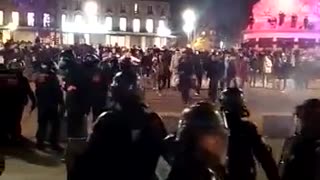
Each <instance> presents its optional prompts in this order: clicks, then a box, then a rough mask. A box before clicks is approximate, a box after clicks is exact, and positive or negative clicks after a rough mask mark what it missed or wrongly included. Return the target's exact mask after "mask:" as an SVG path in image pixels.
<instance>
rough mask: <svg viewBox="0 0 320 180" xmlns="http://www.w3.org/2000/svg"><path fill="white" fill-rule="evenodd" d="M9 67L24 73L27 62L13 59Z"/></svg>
mask: <svg viewBox="0 0 320 180" xmlns="http://www.w3.org/2000/svg"><path fill="white" fill-rule="evenodd" d="M7 67H8V69H11V70H16V71H23V70H24V69H25V62H24V61H22V60H17V59H13V60H11V61H9V63H8V64H7Z"/></svg>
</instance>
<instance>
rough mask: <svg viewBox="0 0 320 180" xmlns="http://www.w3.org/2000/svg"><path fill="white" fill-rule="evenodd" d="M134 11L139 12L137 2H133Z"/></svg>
mask: <svg viewBox="0 0 320 180" xmlns="http://www.w3.org/2000/svg"><path fill="white" fill-rule="evenodd" d="M134 13H135V14H138V13H139V6H138V4H137V3H134Z"/></svg>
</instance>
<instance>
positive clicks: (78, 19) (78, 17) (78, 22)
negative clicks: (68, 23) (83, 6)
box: [74, 14, 82, 24]
mask: <svg viewBox="0 0 320 180" xmlns="http://www.w3.org/2000/svg"><path fill="white" fill-rule="evenodd" d="M74 22H75V23H76V24H82V15H81V14H77V15H75V17H74Z"/></svg>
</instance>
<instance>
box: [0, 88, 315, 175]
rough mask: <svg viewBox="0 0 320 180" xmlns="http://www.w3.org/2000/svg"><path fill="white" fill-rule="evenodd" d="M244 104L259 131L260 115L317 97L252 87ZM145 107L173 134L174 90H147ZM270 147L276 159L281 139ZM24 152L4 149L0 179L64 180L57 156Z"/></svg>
mask: <svg viewBox="0 0 320 180" xmlns="http://www.w3.org/2000/svg"><path fill="white" fill-rule="evenodd" d="M206 97H207V92H206V91H202V92H201V95H200V96H199V97H194V101H198V100H201V99H205V98H206ZM245 97H246V101H247V104H248V106H249V109H250V110H251V113H252V116H251V119H250V120H251V121H253V122H255V123H256V124H257V125H258V127H259V129H260V130H261V129H262V124H263V123H262V119H263V118H262V117H263V116H264V115H266V114H267V115H290V114H292V112H293V110H294V107H295V106H296V105H297V104H298V103H301V102H302V101H303V100H304V99H306V98H309V97H318V91H317V90H314V89H313V90H306V91H303V92H296V91H293V90H288V91H286V92H284V93H283V92H280V91H276V90H267V89H262V88H254V89H247V90H246V94H245ZM146 100H147V102H148V104H149V105H150V106H151V108H152V109H154V110H155V111H156V112H159V113H160V114H161V115H162V117H163V119H164V123H165V125H166V127H167V129H168V130H169V131H171V132H172V131H174V130H175V128H176V126H177V122H178V118H179V113H180V112H181V110H182V109H183V107H184V106H183V104H182V103H181V100H180V96H179V94H178V93H177V92H176V91H173V90H167V91H164V92H163V94H162V96H161V97H159V96H157V95H156V93H155V92H153V91H148V92H147V95H146ZM29 108H30V107H26V109H25V113H24V116H23V134H24V136H25V137H27V138H28V139H30V140H34V135H35V130H36V117H35V116H36V112H33V113H32V114H29ZM267 141H268V142H269V143H271V145H272V147H273V153H274V154H275V156H276V157H278V156H279V152H280V150H281V140H279V139H268V140H267ZM30 147H31V148H28V149H18V148H15V149H5V150H4V152H5V153H6V154H7V156H6V171H5V173H4V174H3V175H2V176H1V177H0V179H1V180H64V179H66V178H65V169H64V164H62V163H61V162H60V157H61V155H58V154H53V155H52V153H51V154H50V153H43V152H39V151H36V150H34V149H33V148H32V146H30ZM258 180H265V177H264V175H263V173H260V175H259V179H258Z"/></svg>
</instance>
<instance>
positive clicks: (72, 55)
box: [60, 49, 76, 60]
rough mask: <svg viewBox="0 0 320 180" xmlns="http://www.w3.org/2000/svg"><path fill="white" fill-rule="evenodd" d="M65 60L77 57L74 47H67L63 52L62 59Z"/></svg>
mask: <svg viewBox="0 0 320 180" xmlns="http://www.w3.org/2000/svg"><path fill="white" fill-rule="evenodd" d="M61 58H62V59H64V60H74V59H75V58H76V55H75V53H74V51H73V50H72V49H66V50H64V51H62V52H61V54H60V59H61Z"/></svg>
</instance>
